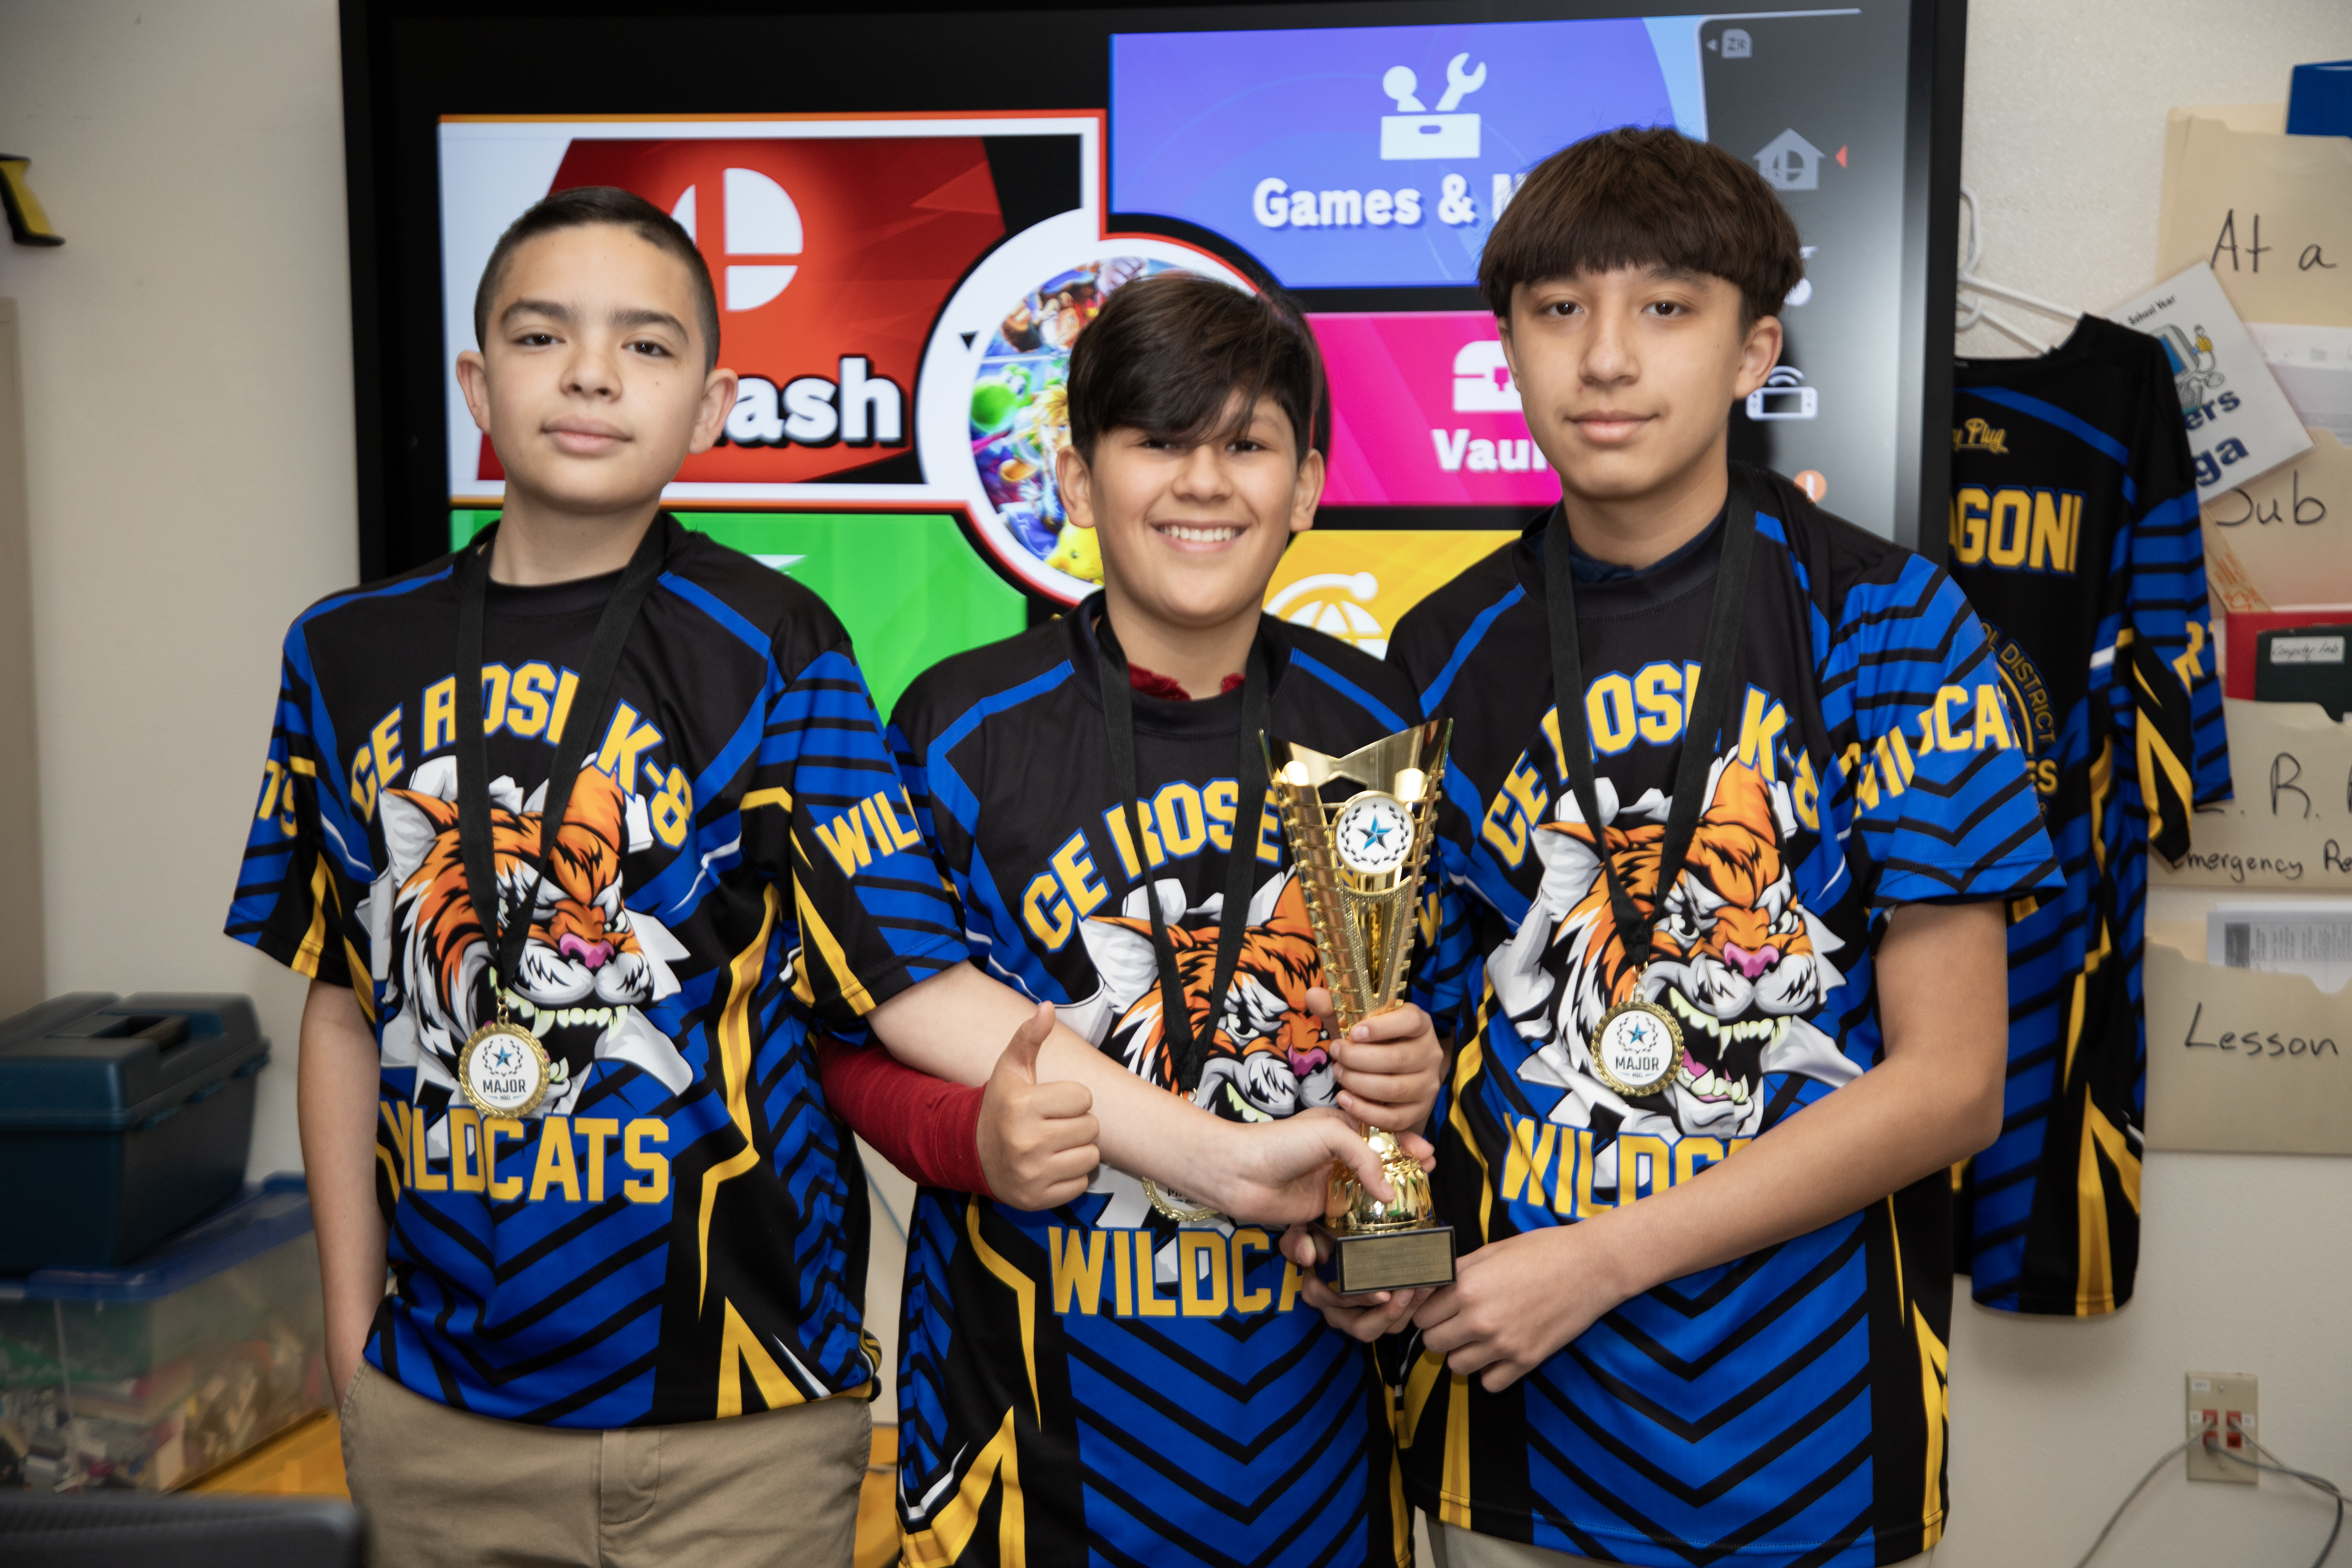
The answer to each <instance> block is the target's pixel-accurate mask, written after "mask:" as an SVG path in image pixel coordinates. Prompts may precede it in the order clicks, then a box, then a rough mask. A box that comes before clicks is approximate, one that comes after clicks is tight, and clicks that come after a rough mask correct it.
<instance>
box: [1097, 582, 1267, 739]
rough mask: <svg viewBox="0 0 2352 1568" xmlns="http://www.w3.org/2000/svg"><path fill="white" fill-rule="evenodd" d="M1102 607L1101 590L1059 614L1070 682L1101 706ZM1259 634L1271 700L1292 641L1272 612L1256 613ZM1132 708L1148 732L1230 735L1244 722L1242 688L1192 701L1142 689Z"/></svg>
mask: <svg viewBox="0 0 2352 1568" xmlns="http://www.w3.org/2000/svg"><path fill="white" fill-rule="evenodd" d="M1102 613H1103V595H1102V594H1101V593H1100V592H1099V591H1097V592H1096V593H1095V594H1094V595H1091V596H1090V597H1088V598H1087V599H1086V600H1085V601H1084V602H1083V603H1081V604H1079V605H1077V606H1076V608H1074V609H1071V610H1068V611H1066V612H1065V613H1064V615H1063V616H1062V619H1061V626H1062V646H1063V650H1064V653H1065V655H1066V657H1067V658H1068V659H1069V661H1070V678H1071V682H1072V684H1073V685H1075V686H1076V688H1077V689H1078V690H1079V692H1080V693H1081V694H1082V695H1084V697H1085V698H1086V700H1087V701H1088V702H1090V703H1092V704H1093V705H1094V706H1095V707H1097V708H1099V707H1101V706H1102V687H1101V685H1100V683H1099V682H1098V681H1097V679H1096V678H1095V617H1096V616H1099V615H1101V614H1102ZM1257 637H1258V646H1259V647H1261V648H1263V649H1265V677H1266V700H1267V701H1268V702H1272V701H1274V700H1276V698H1278V697H1279V696H1280V695H1281V693H1282V678H1283V674H1284V672H1285V671H1286V670H1287V669H1288V668H1290V642H1289V639H1288V637H1286V636H1285V635H1284V633H1283V623H1282V622H1280V621H1279V620H1276V618H1275V617H1274V616H1265V615H1261V616H1259V617H1258V622H1257ZM1134 711H1135V727H1136V729H1137V730H1139V731H1145V732H1147V733H1150V734H1154V735H1173V736H1179V737H1183V738H1188V739H1189V738H1197V737H1202V736H1213V735H1230V734H1232V733H1234V731H1236V730H1238V729H1239V728H1240V727H1241V721H1242V694H1241V689H1240V688H1239V687H1236V688H1234V689H1233V690H1231V691H1227V692H1223V693H1221V694H1220V695H1218V696H1215V697H1201V698H1195V699H1193V700H1192V701H1190V702H1170V701H1167V700H1163V699H1161V698H1158V697H1152V696H1149V695H1147V694H1146V693H1144V692H1140V691H1139V692H1137V693H1136V694H1135V709H1134Z"/></svg>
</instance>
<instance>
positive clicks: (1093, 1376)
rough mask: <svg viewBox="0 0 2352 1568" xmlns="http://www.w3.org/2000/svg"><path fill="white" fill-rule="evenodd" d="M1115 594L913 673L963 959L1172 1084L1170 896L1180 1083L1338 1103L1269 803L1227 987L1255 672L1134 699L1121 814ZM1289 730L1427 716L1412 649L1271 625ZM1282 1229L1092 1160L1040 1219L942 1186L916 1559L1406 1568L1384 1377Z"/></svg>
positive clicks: (913, 1335) (912, 1420) (1300, 734)
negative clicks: (1186, 1045)
mask: <svg viewBox="0 0 2352 1568" xmlns="http://www.w3.org/2000/svg"><path fill="white" fill-rule="evenodd" d="M1100 605H1101V600H1100V598H1099V597H1097V598H1095V599H1091V600H1089V601H1087V603H1086V604H1085V605H1080V606H1079V607H1078V608H1077V609H1076V610H1074V611H1072V612H1071V613H1070V614H1068V615H1067V616H1064V617H1062V618H1061V619H1060V620H1058V621H1056V622H1054V623H1052V624H1050V625H1047V626H1038V627H1036V628H1034V629H1033V630H1031V631H1029V632H1027V633H1025V634H1024V635H1023V636H1021V637H1013V638H1011V639H1009V640H1007V641H1005V642H1002V643H997V644H994V645H992V646H991V647H984V648H981V649H978V650H976V651H974V652H971V653H966V654H960V655H958V656H956V657H955V658H950V659H948V660H946V661H944V662H942V663H941V664H940V665H938V666H937V667H935V668H932V669H931V670H930V671H929V673H928V674H926V675H924V676H923V677H921V678H920V679H918V680H917V681H916V682H915V684H914V685H913V686H912V687H910V688H909V689H908V692H907V694H906V696H905V697H904V698H903V699H902V700H900V701H899V704H898V710H897V712H896V714H895V715H894V723H893V727H892V743H893V745H894V746H896V747H897V748H898V752H899V758H900V768H901V771H902V772H903V773H904V775H905V777H906V779H907V784H908V794H909V795H911V796H912V797H913V799H914V802H915V809H916V814H917V816H918V819H919V821H920V823H921V825H922V829H923V831H924V833H925V834H926V835H927V836H928V837H929V839H930V841H931V843H932V845H933V846H934V847H935V849H936V851H937V853H938V856H939V859H940V868H941V869H942V871H943V872H944V874H945V875H947V876H948V877H950V878H951V879H953V882H954V885H955V889H956V891H957V892H958V893H959V894H961V896H962V899H963V900H964V907H965V911H966V916H965V918H966V921H967V924H968V930H967V931H966V939H967V941H968V942H970V944H971V952H972V956H973V958H974V959H975V961H977V962H980V963H985V964H986V965H987V967H988V969H989V972H990V973H992V974H994V975H996V976H997V977H998V978H1000V979H1002V980H1003V981H1004V982H1006V983H1007V984H1011V985H1013V986H1016V987H1018V988H1019V989H1020V990H1022V991H1023V992H1024V993H1026V994H1028V995H1030V996H1033V997H1035V998H1038V999H1039V1000H1042V1001H1048V1002H1051V1003H1053V1004H1054V1005H1055V1006H1056V1007H1057V1008H1059V1009H1060V1011H1061V1015H1062V1019H1063V1021H1064V1022H1065V1023H1066V1024H1068V1025H1069V1026H1071V1028H1073V1029H1074V1030H1076V1032H1077V1033H1078V1034H1079V1035H1081V1036H1083V1037H1085V1038H1087V1039H1088V1040H1090V1041H1093V1042H1094V1043H1095V1044H1097V1046H1099V1047H1101V1049H1102V1050H1103V1051H1104V1052H1105V1053H1106V1054H1108V1055H1110V1056H1113V1057H1115V1058H1118V1059H1119V1060H1120V1061H1122V1062H1124V1063H1125V1064H1127V1066H1128V1067H1129V1068H1130V1069H1131V1070H1133V1071H1134V1072H1136V1073H1138V1074H1139V1075H1140V1076H1142V1077H1143V1078H1145V1079H1149V1080H1150V1081H1152V1082H1154V1083H1157V1084H1160V1086H1161V1087H1163V1088H1167V1089H1171V1091H1181V1086H1180V1085H1179V1084H1178V1083H1177V1081H1176V1079H1175V1076H1174V1069H1173V1068H1171V1065H1170V1054H1171V1053H1170V1051H1169V1049H1168V1047H1167V1046H1166V1044H1165V1041H1164V1039H1163V1037H1162V1034H1161V1022H1160V1008H1161V1005H1162V998H1161V995H1160V973H1159V969H1158V966H1157V964H1156V963H1155V961H1154V957H1153V951H1152V940H1151V921H1150V907H1151V906H1150V904H1148V903H1147V902H1145V901H1144V900H1147V899H1149V898H1155V897H1156V898H1158V899H1159V900H1160V909H1161V910H1162V912H1163V915H1164V918H1165V919H1166V921H1167V922H1168V927H1169V936H1170V938H1171V942H1172V943H1173V945H1174V947H1175V950H1176V961H1177V966H1178V969H1179V972H1180V973H1181V975H1182V976H1183V979H1184V983H1185V986H1186V997H1185V1005H1187V1006H1188V1007H1189V1008H1190V1009H1191V1010H1192V1018H1193V1026H1194V1028H1195V1030H1196V1031H1202V1032H1206V1033H1207V1034H1208V1058H1207V1062H1206V1066H1205V1068H1204V1069H1203V1071H1202V1076H1201V1079H1200V1082H1199V1085H1198V1088H1197V1089H1195V1090H1193V1092H1192V1099H1193V1100H1194V1101H1195V1102H1196V1103H1198V1104H1201V1105H1202V1106H1204V1107H1206V1108H1207V1109H1208V1110H1211V1111H1213V1112H1214V1113H1215V1114H1217V1115H1219V1116H1223V1117H1226V1118H1229V1119H1231V1120H1234V1121H1265V1120H1270V1119H1274V1118H1279V1117H1284V1116H1288V1115H1291V1114H1293V1113H1294V1112H1296V1111H1297V1110H1301V1109H1304V1108H1306V1107H1308V1106H1315V1105H1329V1104H1331V1103H1333V1100H1334V1097H1335V1095H1336V1093H1337V1089H1338V1085H1337V1083H1336V1082H1335V1081H1334V1079H1335V1071H1334V1068H1333V1065H1332V1063H1331V1061H1330V1059H1329V1058H1328V1054H1327V1052H1326V1048H1325V1046H1324V1043H1323V1040H1322V1035H1321V1031H1320V1029H1319V1027H1318V1026H1317V1024H1316V1021H1315V1019H1314V1017H1313V1016H1312V1015H1311V1014H1309V1013H1308V1012H1307V1005H1306V994H1307V988H1308V987H1309V986H1311V985H1316V984H1320V978H1319V976H1320V965H1319V964H1318V961H1317V958H1316V953H1315V936H1314V931H1313V929H1312V928H1311V926H1310V925H1309V923H1308V920H1307V908H1306V902H1305V899H1304V897H1303V893H1302V890H1301V889H1300V887H1299V885H1298V883H1297V879H1296V878H1295V877H1294V875H1293V873H1292V870H1291V865H1290V856H1289V853H1288V849H1287V847H1286V844H1285V842H1284V839H1283V834H1282V829H1281V826H1280V825H1279V823H1278V821H1277V819H1276V815H1275V810H1274V806H1273V803H1272V802H1271V801H1268V802H1267V803H1266V805H1265V810H1264V811H1263V813H1262V814H1261V815H1260V816H1259V818H1258V820H1257V821H1256V822H1255V823H1254V824H1243V825H1239V837H1240V847H1241V852H1242V853H1244V854H1247V855H1250V856H1251V857H1252V858H1253V859H1254V861H1255V865H1256V868H1257V874H1256V875H1255V876H1254V877H1253V878H1252V879H1251V880H1252V884H1253V886H1254V888H1255V892H1254V893H1253V894H1252V896H1251V899H1250V905H1249V908H1248V910H1245V911H1243V912H1242V916H1241V918H1243V919H1244V920H1246V921H1247V922H1248V928H1247V932H1246V935H1245V937H1244V941H1243V943H1242V946H1241V952H1240V958H1239V961H1238V962H1237V963H1236V964H1235V966H1234V976H1233V982H1232V984H1231V986H1230V987H1229V989H1228V990H1227V992H1226V994H1224V995H1223V997H1213V996H1212V995H1210V994H1209V993H1210V992H1211V990H1212V988H1213V984H1214V968H1215V954H1216V947H1217V932H1218V931H1219V929H1220V927H1221V926H1222V924H1223V921H1224V919H1225V911H1224V910H1223V889H1224V887H1225V875H1226V863H1227V858H1228V857H1229V855H1230V854H1232V853H1233V850H1234V839H1235V835H1236V826H1237V825H1236V823H1235V821H1234V816H1235V813H1236V809H1237V806H1236V800H1237V784H1236V778H1235V764H1236V761H1237V756H1238V748H1239V742H1240V739H1241V737H1240V734H1239V731H1240V727H1241V702H1242V696H1241V693H1240V692H1238V691H1234V692H1228V693H1226V694H1225V695H1224V696H1223V697H1219V698H1213V699H1210V700H1203V701H1198V702H1169V701H1161V700H1156V699H1154V698H1151V697H1148V696H1145V695H1144V694H1142V693H1141V692H1138V693H1136V694H1135V698H1134V712H1135V746H1136V779H1137V784H1138V786H1139V794H1140V798H1139V800H1138V802H1137V803H1136V810H1137V812H1138V814H1139V822H1138V826H1139V829H1140V833H1141V837H1142V840H1143V842H1142V843H1140V844H1138V843H1136V842H1135V841H1134V838H1133V837H1131V836H1130V834H1129V827H1128V824H1127V818H1126V815H1125V813H1124V811H1123V809H1122V805H1123V803H1122V802H1121V801H1120V799H1119V791H1118V784H1116V782H1115V775H1114V773H1113V770H1112V766H1111V761H1110V750H1109V744H1108V739H1107V736H1106V732H1105V730H1104V725H1103V711H1102V700H1101V693H1100V688H1099V686H1098V684H1097V672H1096V648H1095V640H1094V635H1093V625H1094V617H1095V615H1096V613H1097V611H1098V610H1099V607H1100ZM1259 635H1260V646H1261V647H1263V648H1264V650H1265V654H1266V659H1267V665H1268V670H1269V675H1270V678H1271V689H1270V697H1271V710H1270V728H1271V730H1272V732H1273V733H1275V734H1276V735H1279V736H1281V737H1283V738H1284V739H1286V740H1291V741H1297V742H1300V743H1301V744H1304V745H1307V746H1309V747H1312V748H1314V749H1315V750H1317V751H1320V752H1330V753H1333V754H1344V753H1346V752H1352V751H1354V750H1356V749H1357V748H1359V747H1360V746H1363V745H1366V744H1368V743H1370V742H1372V741H1375V740H1378V739H1379V738H1381V736H1383V735H1390V734H1393V733H1395V732H1396V731H1399V730H1402V729H1404V728H1406V727H1407V726H1408V725H1410V724H1411V723H1412V722H1413V721H1415V719H1416V717H1417V714H1416V712H1415V710H1414V707H1413V702H1412V690H1411V689H1410V688H1409V687H1408V686H1407V685H1406V684H1405V682H1404V681H1403V679H1402V678H1401V677H1400V676H1399V675H1398V674H1397V672H1396V671H1395V670H1394V669H1392V668H1389V667H1387V666H1385V665H1383V664H1381V662H1380V661H1379V660H1377V659H1374V658H1370V657H1369V656H1367V655H1365V654H1362V653H1360V652H1358V651H1356V650H1355V649H1353V648H1351V647H1348V646H1347V645H1345V644H1343V643H1340V642H1338V641H1336V640H1334V639H1332V638H1330V637H1324V636H1323V635H1321V634H1320V633H1318V632H1313V631H1308V630H1307V629H1305V628H1303V627H1299V626H1289V625H1286V624H1285V623H1283V622H1280V621H1277V620H1275V619H1273V618H1271V617H1267V618H1265V620H1264V621H1262V623H1261V631H1260V634H1259ZM1277 1239H1278V1236H1277V1235H1276V1234H1273V1233H1269V1232H1268V1231H1266V1230H1264V1229H1260V1228H1257V1227H1255V1226H1241V1227H1239V1228H1236V1227H1235V1226H1234V1225H1233V1224H1231V1223H1230V1222H1227V1221H1225V1220H1223V1219H1217V1220H1211V1221H1203V1222H1201V1223H1197V1224H1191V1225H1185V1226H1181V1227H1180V1226H1177V1225H1176V1224H1175V1223H1173V1222H1172V1221H1170V1220H1168V1219H1166V1218H1164V1217H1162V1216H1161V1215H1160V1214H1159V1213H1158V1212H1157V1211H1156V1210H1154V1209H1153V1208H1152V1207H1151V1205H1150V1203H1149V1202H1148V1201H1147V1200H1146V1197H1145V1194H1144V1192H1143V1187H1142V1184H1141V1183H1140V1182H1139V1181H1138V1180H1137V1179H1136V1178H1135V1177H1133V1176H1131V1175H1129V1174H1127V1173H1123V1172H1119V1171H1116V1170H1113V1169H1111V1168H1110V1167H1109V1166H1104V1167H1102V1168H1101V1169H1100V1170H1099V1171H1098V1172H1097V1175H1096V1179H1095V1183H1094V1184H1093V1186H1092V1187H1090V1188H1089V1189H1088V1190H1087V1193H1086V1194H1084V1195H1082V1196H1081V1197H1079V1198H1078V1199H1077V1200H1076V1202H1074V1203H1070V1204H1067V1205H1064V1206H1062V1207H1061V1208H1058V1209H1055V1210H1052V1211H1049V1212H1045V1213H1038V1214H1032V1213H1026V1212H1024V1211H1021V1210H1018V1209H1012V1208H1007V1207H1004V1206H1003V1205H998V1204H995V1203H992V1202H990V1201H988V1200H985V1199H982V1198H975V1197H971V1196H967V1195H965V1194H960V1193H950V1192H946V1191H941V1190H939V1189H936V1188H925V1189H924V1190H923V1191H922V1193H921V1194H920V1196H919V1198H918V1200H917V1203H916V1209H915V1221H914V1226H913V1229H912V1233H911V1236H910V1238H909V1243H908V1255H907V1286H906V1308H905V1339H904V1342H903V1345H902V1348H901V1354H900V1363H899V1373H898V1390H899V1394H898V1399H899V1447H898V1507H899V1514H900V1518H901V1521H902V1522H903V1525H904V1531H905V1542H906V1554H907V1560H908V1562H909V1563H921V1564H927V1565H936V1564H945V1563H965V1564H971V1563H1005V1564H1011V1563H1022V1562H1024V1561H1025V1562H1030V1563H1087V1562H1093V1563H1153V1564H1159V1563H1264V1564H1291V1563H1296V1564H1301V1565H1304V1564H1308V1563H1352V1564H1373V1563H1388V1564H1394V1563H1409V1562H1410V1561H1411V1552H1412V1542H1411V1531H1410V1526H1409V1524H1408V1523H1407V1518H1406V1514H1405V1512H1404V1510H1403V1509H1402V1505H1401V1503H1400V1500H1399V1494H1398V1491H1397V1480H1396V1468H1395V1457H1394V1448H1393V1445H1392V1442H1391V1436H1390V1427H1389V1415H1388V1395H1387V1390H1386V1387H1385V1385H1384V1384H1382V1382H1381V1378H1380V1376H1379V1374H1378V1373H1377V1371H1376V1369H1375V1366H1374V1363H1373V1357H1372V1352H1371V1350H1370V1347H1368V1346H1365V1345H1361V1344H1359V1343H1358V1342H1355V1341H1353V1340H1351V1339H1349V1338H1348V1337H1347V1336H1346V1335H1344V1334H1341V1333H1339V1332H1338V1331H1335V1330H1332V1329H1330V1328H1328V1327H1327V1326H1326V1325H1325V1324H1324V1322H1323V1319H1322V1316H1321V1314H1319V1313H1318V1312H1316V1311H1315V1310H1312V1309H1311V1308H1309V1307H1307V1305H1306V1304H1305V1303H1304V1302H1302V1301H1301V1300H1299V1289H1300V1287H1301V1285H1302V1283H1303V1281H1302V1279H1301V1277H1300V1275H1299V1272H1298V1270H1297V1268H1295V1267H1294V1266H1292V1265H1291V1264H1290V1263H1288V1262H1287V1261H1286V1260H1285V1259H1284V1258H1282V1257H1281V1256H1280V1255H1279V1254H1278V1253H1276V1251H1275V1243H1276V1240H1277Z"/></svg>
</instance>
